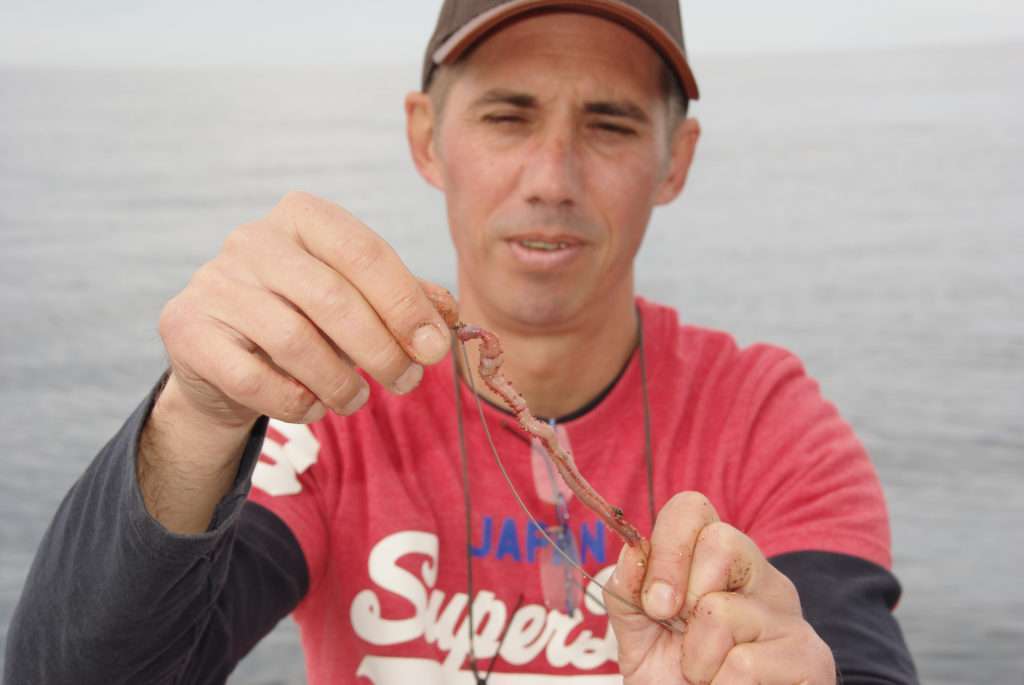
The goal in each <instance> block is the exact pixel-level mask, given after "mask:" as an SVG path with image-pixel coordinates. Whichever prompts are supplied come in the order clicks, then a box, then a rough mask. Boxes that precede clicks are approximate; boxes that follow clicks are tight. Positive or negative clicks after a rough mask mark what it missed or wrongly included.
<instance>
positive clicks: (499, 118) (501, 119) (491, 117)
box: [482, 113, 526, 124]
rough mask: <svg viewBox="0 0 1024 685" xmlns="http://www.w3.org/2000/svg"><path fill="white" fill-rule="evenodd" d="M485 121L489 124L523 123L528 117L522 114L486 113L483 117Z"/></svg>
mask: <svg viewBox="0 0 1024 685" xmlns="http://www.w3.org/2000/svg"><path fill="white" fill-rule="evenodd" d="M482 119H483V121H484V123H488V124H522V123H526V117H524V116H523V115H521V114H507V113H494V114H485V115H483V117H482Z"/></svg>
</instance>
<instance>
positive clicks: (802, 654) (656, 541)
mask: <svg viewBox="0 0 1024 685" xmlns="http://www.w3.org/2000/svg"><path fill="white" fill-rule="evenodd" d="M645 555H646V559H645ZM609 589H610V590H611V591H612V592H615V593H616V594H618V595H620V596H622V597H628V598H632V600H633V602H634V603H636V604H637V605H638V606H641V607H643V612H641V611H638V610H637V609H635V608H633V607H630V606H626V605H625V604H623V603H622V602H620V601H618V600H616V599H615V598H614V597H612V596H611V595H608V594H606V595H605V602H606V604H607V606H608V614H609V618H610V621H611V625H612V627H613V629H614V630H615V636H616V638H617V639H618V643H619V667H620V669H621V670H622V674H623V676H624V677H625V682H626V683H627V684H628V685H640V684H642V683H652V684H653V683H657V684H659V685H662V684H668V683H686V684H688V685H704V684H705V683H713V684H714V685H725V684H727V683H728V684H732V683H759V684H761V685H797V684H800V685H803V684H807V685H835V682H836V672H835V662H834V661H833V658H832V651H831V650H830V649H829V647H828V646H827V645H826V644H825V643H824V642H823V641H822V639H821V638H820V637H818V635H817V634H816V633H815V632H814V630H813V629H812V628H811V626H810V625H809V624H808V623H807V622H806V621H804V619H803V615H802V613H801V609H800V598H799V597H798V595H797V592H796V588H794V587H793V584H792V583H791V582H790V580H789V579H788V578H787V577H786V576H784V575H783V574H782V573H780V572H779V571H778V570H776V569H775V567H773V566H772V565H771V564H770V563H768V561H767V560H766V559H765V558H764V555H763V554H761V551H760V550H759V549H758V548H757V545H755V544H754V542H753V541H752V540H751V539H750V538H748V537H747V536H746V535H744V534H743V533H741V532H739V531H738V530H736V529H735V528H733V527H732V526H729V525H727V524H725V523H722V522H721V521H720V520H719V518H718V515H717V513H716V512H715V509H714V507H713V506H712V505H711V503H710V502H709V501H708V500H707V498H706V497H704V496H703V495H701V494H699V493H695V492H684V493H680V494H678V495H676V496H675V497H673V498H672V499H671V500H669V502H668V503H667V504H666V505H665V507H664V508H663V509H662V510H661V512H660V513H659V515H658V519H657V521H656V522H655V525H654V532H653V534H652V535H651V542H650V550H649V551H647V550H641V549H639V548H632V547H628V546H627V547H626V548H625V549H624V550H623V553H622V555H621V556H620V558H619V562H618V566H617V567H616V569H615V573H614V575H613V576H612V579H611V581H610V582H609ZM677 617H678V618H679V619H682V625H685V632H684V634H682V635H680V634H678V633H676V632H673V631H670V630H668V629H666V628H665V627H663V626H662V625H660V624H659V623H657V622H655V620H652V619H657V620H670V619H675V618H677ZM676 623H677V624H678V623H679V621H678V620H677V621H676Z"/></svg>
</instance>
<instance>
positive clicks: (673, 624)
mask: <svg viewBox="0 0 1024 685" xmlns="http://www.w3.org/2000/svg"><path fill="white" fill-rule="evenodd" d="M458 344H459V349H460V350H461V351H462V360H463V362H464V364H465V368H466V377H467V379H468V381H469V389H470V390H471V391H472V392H473V399H474V401H475V403H476V410H477V413H478V414H479V415H480V423H481V425H482V427H483V430H484V436H485V437H486V438H487V444H488V445H489V446H490V448H491V454H492V455H493V456H494V462H495V463H496V464H497V465H498V470H500V471H501V475H502V477H503V478H504V479H505V483H506V484H507V485H508V487H509V490H511V491H512V496H513V497H514V498H515V500H516V502H517V503H518V504H519V508H520V509H522V510H523V513H524V514H526V517H527V518H528V519H530V522H531V523H533V525H534V527H535V528H536V529H537V531H538V532H539V533H540V534H541V536H542V537H543V538H544V539H545V540H547V542H548V544H550V545H551V547H552V549H553V550H554V551H556V552H558V554H560V555H561V556H562V558H563V559H565V561H566V562H567V563H568V564H569V565H570V566H572V567H573V568H575V569H576V570H577V571H579V572H580V573H582V574H583V576H584V577H585V578H587V580H589V581H590V582H591V583H593V584H594V585H596V586H598V587H599V588H601V590H602V591H603V592H604V593H605V594H607V595H608V596H610V597H613V598H615V599H616V600H618V601H620V602H622V603H623V604H625V605H626V606H628V607H631V608H632V609H635V610H636V611H639V612H640V613H642V614H644V615H646V613H645V612H644V610H643V608H642V607H640V606H638V605H637V604H636V603H634V602H632V601H630V600H628V599H626V598H625V597H623V596H622V595H620V594H618V593H617V592H613V591H612V590H609V589H608V588H607V587H605V586H604V585H603V584H602V583H601V582H600V581H599V580H597V579H596V578H595V577H594V576H592V575H590V574H589V573H587V572H586V570H584V568H583V567H582V566H580V565H579V564H578V563H576V561H575V560H573V558H572V557H571V556H570V555H569V554H568V553H566V552H565V550H563V549H562V548H561V547H560V546H559V545H557V544H556V543H555V541H554V540H553V539H552V538H551V536H550V535H548V532H547V530H545V528H544V526H542V525H541V524H540V522H539V521H538V520H537V519H536V518H535V517H534V515H533V514H532V513H531V512H530V510H529V508H527V506H526V502H524V501H523V498H522V496H520V494H519V490H517V489H516V486H515V484H514V483H513V482H512V477H511V476H509V474H508V471H507V470H506V469H505V463H504V462H503V461H502V459H501V455H500V454H498V448H497V447H496V446H495V445H494V439H493V438H492V437H491V430H490V428H489V427H488V425H487V418H486V417H485V416H484V407H483V402H482V401H481V399H480V395H479V394H478V393H477V391H476V381H475V380H474V378H473V372H472V370H471V369H472V367H471V366H470V363H469V353H468V352H466V343H465V342H463V341H462V340H459V341H458ZM648 618H650V617H648ZM651 620H652V621H654V622H655V623H657V624H659V625H661V626H662V627H663V628H665V629H666V630H670V631H672V632H674V633H678V634H680V635H682V634H683V633H684V632H685V624H682V621H681V620H680V619H678V618H676V619H674V620H671V621H669V620H666V619H661V620H659V619H654V618H651Z"/></svg>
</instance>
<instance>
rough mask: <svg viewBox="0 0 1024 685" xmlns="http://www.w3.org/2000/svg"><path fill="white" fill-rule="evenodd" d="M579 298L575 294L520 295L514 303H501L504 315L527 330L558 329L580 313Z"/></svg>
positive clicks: (507, 301) (506, 301) (505, 301)
mask: <svg viewBox="0 0 1024 685" xmlns="http://www.w3.org/2000/svg"><path fill="white" fill-rule="evenodd" d="M581 304H582V303H581V302H580V298H579V296H578V295H577V294H575V293H574V294H573V295H568V294H562V295H559V294H557V293H551V292H546V293H540V294H530V295H528V296H523V295H520V296H518V297H517V298H516V299H515V300H514V301H509V300H508V299H506V300H504V301H503V302H502V309H504V310H505V313H506V315H507V316H508V317H509V318H510V319H512V320H514V321H517V322H518V323H519V324H520V325H522V326H524V327H528V328H538V329H540V328H559V327H561V326H563V325H565V324H567V323H569V322H570V321H572V320H573V319H574V318H576V316H577V315H578V314H579V313H580V309H581V308H582V307H581Z"/></svg>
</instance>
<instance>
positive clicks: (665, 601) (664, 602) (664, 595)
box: [644, 580, 676, 618]
mask: <svg viewBox="0 0 1024 685" xmlns="http://www.w3.org/2000/svg"><path fill="white" fill-rule="evenodd" d="M644 609H646V610H647V613H648V614H650V616H651V617H652V618H671V616H672V614H673V613H675V609H676V591H675V590H673V589H672V586H671V585H669V584H668V583H664V582H662V581H660V580H659V581H656V582H654V583H652V584H651V586H650V587H649V588H647V592H645V593H644Z"/></svg>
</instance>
